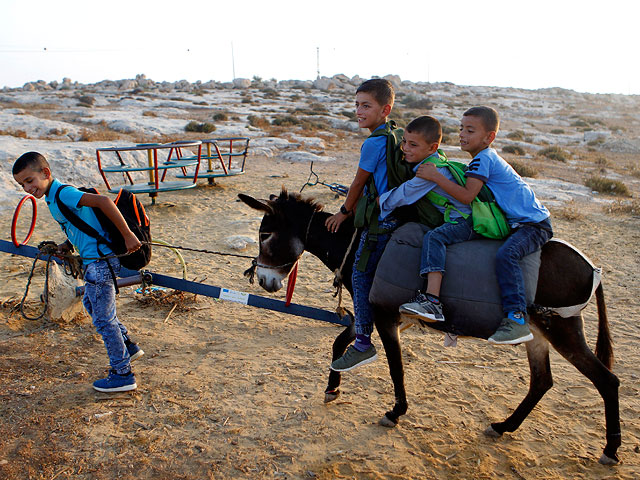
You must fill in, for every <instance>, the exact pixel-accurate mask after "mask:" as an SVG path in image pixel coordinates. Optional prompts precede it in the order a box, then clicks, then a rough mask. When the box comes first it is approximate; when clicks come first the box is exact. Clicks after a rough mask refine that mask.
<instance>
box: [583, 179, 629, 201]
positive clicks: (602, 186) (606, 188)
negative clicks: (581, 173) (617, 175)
mask: <svg viewBox="0 0 640 480" xmlns="http://www.w3.org/2000/svg"><path fill="white" fill-rule="evenodd" d="M584 184H585V185H586V186H587V187H589V188H590V189H591V190H595V191H596V192H600V193H607V194H609V195H619V196H622V197H630V196H631V194H630V193H629V189H628V188H627V186H626V185H625V184H624V183H622V182H621V181H619V180H611V179H610V178H606V177H600V176H598V175H594V176H593V177H591V178H588V179H587V180H586V181H585V182H584Z"/></svg>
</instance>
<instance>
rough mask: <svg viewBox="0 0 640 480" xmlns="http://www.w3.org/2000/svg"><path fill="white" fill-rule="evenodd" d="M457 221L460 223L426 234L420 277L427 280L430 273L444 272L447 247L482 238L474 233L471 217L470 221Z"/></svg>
mask: <svg viewBox="0 0 640 480" xmlns="http://www.w3.org/2000/svg"><path fill="white" fill-rule="evenodd" d="M456 221H457V222H458V223H445V224H443V225H440V226H439V227H436V228H434V229H433V230H429V231H428V232H427V233H425V234H424V237H423V238H422V254H421V257H420V276H421V277H422V278H427V274H428V273H430V272H444V262H445V259H446V257H447V245H453V244H454V243H462V242H466V241H468V240H475V239H476V238H481V237H480V235H478V234H477V233H476V232H474V231H473V225H472V223H471V217H469V219H468V220H465V219H463V218H458V219H456Z"/></svg>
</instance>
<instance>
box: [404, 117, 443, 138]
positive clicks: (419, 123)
mask: <svg viewBox="0 0 640 480" xmlns="http://www.w3.org/2000/svg"><path fill="white" fill-rule="evenodd" d="M404 130H405V131H406V132H410V133H419V134H420V135H422V136H423V138H424V139H425V140H426V141H427V143H434V142H438V143H440V142H441V141H442V127H441V126H440V122H439V121H438V119H436V118H433V117H432V116H430V115H423V116H421V117H418V118H416V119H414V120H412V121H411V122H410V123H409V125H407V126H406V127H405V129H404Z"/></svg>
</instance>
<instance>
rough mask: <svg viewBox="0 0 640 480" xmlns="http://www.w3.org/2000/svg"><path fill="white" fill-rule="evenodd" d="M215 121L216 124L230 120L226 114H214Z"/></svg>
mask: <svg viewBox="0 0 640 480" xmlns="http://www.w3.org/2000/svg"><path fill="white" fill-rule="evenodd" d="M213 119H214V120H215V121H216V122H226V121H227V120H228V119H229V117H228V116H227V114H226V113H225V112H218V113H214V114H213Z"/></svg>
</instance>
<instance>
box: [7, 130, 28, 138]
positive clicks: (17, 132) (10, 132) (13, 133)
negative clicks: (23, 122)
mask: <svg viewBox="0 0 640 480" xmlns="http://www.w3.org/2000/svg"><path fill="white" fill-rule="evenodd" d="M0 135H10V136H12V137H18V138H28V137H27V132H25V131H24V130H11V129H9V130H0Z"/></svg>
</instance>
